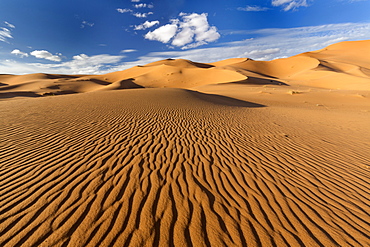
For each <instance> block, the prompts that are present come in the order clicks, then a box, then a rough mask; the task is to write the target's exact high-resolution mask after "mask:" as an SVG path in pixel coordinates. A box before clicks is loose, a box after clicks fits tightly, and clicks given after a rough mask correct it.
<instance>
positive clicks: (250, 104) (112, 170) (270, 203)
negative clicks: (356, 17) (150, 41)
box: [0, 42, 370, 247]
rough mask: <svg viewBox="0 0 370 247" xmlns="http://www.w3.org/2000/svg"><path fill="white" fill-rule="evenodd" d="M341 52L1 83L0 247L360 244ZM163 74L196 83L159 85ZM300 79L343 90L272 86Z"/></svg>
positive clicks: (355, 95)
mask: <svg viewBox="0 0 370 247" xmlns="http://www.w3.org/2000/svg"><path fill="white" fill-rule="evenodd" d="M351 44H352V43H343V44H338V45H337V46H336V45H334V46H332V47H329V48H327V50H322V51H317V52H311V53H306V54H302V55H299V56H296V57H293V58H292V59H289V58H287V59H283V60H275V61H272V62H257V61H252V60H248V59H231V60H226V61H220V62H217V63H212V64H208V65H207V64H199V63H193V62H191V61H187V60H164V61H159V62H156V63H153V64H149V65H146V66H142V67H134V68H132V69H130V70H126V71H119V72H114V73H110V74H106V75H100V76H92V75H78V76H77V75H76V76H74V75H71V76H66V75H45V74H32V75H24V76H11V75H0V81H1V82H2V83H3V84H6V85H3V86H1V88H2V89H4V88H7V89H4V90H3V91H1V92H0V93H1V95H2V96H3V100H2V101H0V140H1V141H0V246H6V247H8V246H9V247H13V246H70V247H79V246H81V247H83V246H279V247H280V246H325V247H326V246H333V247H334V246H369V236H370V228H369V223H370V216H369V212H370V199H369V198H370V189H369V184H370V125H369V123H370V91H366V90H364V89H366V87H365V86H364V85H365V84H364V83H363V81H359V82H358V81H356V80H354V79H353V78H360V77H361V78H365V77H364V76H362V74H358V73H359V72H358V71H359V70H360V71H365V72H364V73H365V74H366V73H367V72H366V71H367V70H366V69H364V68H365V67H366V66H367V65H366V63H367V60H366V58H365V57H364V58H363V59H362V60H361V56H362V55H361V56H360V55H359V56H358V60H356V59H355V58H354V56H355V55H356V54H357V53H355V52H354V53H353V54H352V55H348V57H343V56H339V55H338V54H339V53H338V52H337V51H343V50H344V49H347V48H348V45H351ZM359 44H364V46H363V47H362V46H357V45H355V46H354V47H353V49H357V48H359V47H360V48H361V47H362V48H363V49H367V47H368V44H369V43H368V42H364V43H361V42H360V43H359ZM349 48H351V47H349ZM349 48H348V49H349ZM362 48H361V49H362ZM351 49H352V48H351ZM324 55H325V56H326V58H325V59H324V58H323V57H324ZM329 58H330V59H329ZM297 61H299V62H300V63H298V65H297V67H294V68H292V70H291V69H289V67H284V66H283V67H284V68H283V69H281V70H280V69H278V68H280V67H279V66H282V65H281V64H279V63H283V64H285V65H287V64H289V65H290V64H294V63H295V62H297ZM323 61H328V62H327V63H328V64H330V66H331V67H330V70H329V69H328V68H329V65H326V67H325V68H322V67H320V63H321V64H322V63H323ZM346 61H347V62H346ZM301 62H302V63H301ZM344 63H345V64H346V65H343V64H344ZM334 64H335V66H336V67H335V68H334ZM252 65H253V66H254V67H253V70H252ZM315 66H316V67H315ZM351 66H355V68H356V69H352V68H353V67H351ZM356 66H357V67H356ZM262 68H264V69H262ZM357 68H358V69H359V70H357ZM293 69H294V70H293ZM170 70H173V71H175V72H174V74H175V73H178V75H177V77H178V78H182V76H184V77H183V78H186V80H189V82H187V81H176V82H175V80H174V83H178V85H183V84H184V83H185V84H186V87H185V86H184V88H189V86H190V85H193V84H194V85H196V87H194V88H192V89H175V88H163V87H164V86H168V85H169V84H166V83H167V82H163V84H160V82H159V81H156V80H157V78H159V76H160V75H162V77H163V79H164V80H165V78H167V76H166V74H163V73H165V72H166V73H167V72H168V71H170ZM333 70H335V71H334V72H333ZM158 71H160V72H158ZM176 71H177V72H176ZM179 71H181V73H180V72H179ZM207 71H218V72H215V73H220V74H217V75H218V76H217V78H212V73H209V72H207ZM192 73H194V74H192ZM207 73H209V74H207ZM228 73H231V74H230V77H231V78H232V79H230V80H229V81H227V80H226V79H227V75H228ZM309 73H326V74H325V77H330V78H331V74H330V73H336V74H337V75H338V76H340V75H342V74H343V75H345V76H348V77H350V78H352V79H353V80H351V81H348V82H345V81H343V82H341V83H343V85H344V84H345V85H347V86H348V85H352V86H351V87H350V86H348V87H350V88H351V90H329V89H327V88H326V86H328V85H330V83H332V82H330V83H329V84H328V85H326V84H325V80H320V81H319V82H317V83H320V85H318V84H316V82H315V83H314V84H310V83H311V82H309V80H302V82H300V80H298V79H297V80H293V79H286V78H293V77H295V78H298V76H307V77H309V76H310V75H309ZM327 73H329V75H328V74H327ZM356 73H357V74H356ZM180 74H181V75H180ZM247 74H249V75H247ZM134 75H135V76H134ZM195 75H198V77H197V76H195ZM200 75H202V76H204V78H205V81H202V80H200V79H201V78H202V76H200ZM239 75H241V76H242V77H243V78H244V79H240V78H238V76H239ZM157 76H158V77H157ZM222 76H225V77H224V78H223V77H222ZM233 76H235V77H233ZM246 76H248V79H245V77H246ZM277 76H280V78H277ZM168 77H171V76H170V75H169V76H168ZM325 77H324V78H325ZM145 78H146V79H145ZM284 78H285V79H284ZM310 78H311V77H310ZM213 79H217V80H218V81H216V80H213ZM170 80H172V79H170ZM310 80H313V79H312V78H311V79H310ZM145 83H148V84H145ZM156 83H158V84H156ZM191 83H193V84H191ZM286 84H289V85H286ZM322 84H325V85H326V86H325V87H322ZM51 85H54V86H55V85H58V87H59V88H58V89H52V88H50V87H51ZM153 85H157V86H160V87H162V88H140V87H149V86H153ZM313 85H314V86H313ZM355 85H360V86H359V87H360V88H359V89H358V90H357V89H356V88H355ZM40 86H41V87H42V88H41V89H40ZM11 87H13V88H11ZM35 87H38V89H37V90H36V89H35ZM45 88H48V89H47V90H51V91H50V92H49V91H45V90H46V89H45ZM116 89H129V90H116ZM53 90H55V91H53ZM68 90H70V91H68ZM45 92H46V93H48V92H49V93H52V92H54V93H57V92H60V94H65V93H68V92H73V93H77V94H70V95H60V96H55V97H41V96H40V95H42V94H43V93H45ZM78 92H79V93H78ZM22 93H23V94H22ZM9 99H12V100H9Z"/></svg>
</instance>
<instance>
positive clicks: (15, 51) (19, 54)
mask: <svg viewBox="0 0 370 247" xmlns="http://www.w3.org/2000/svg"><path fill="white" fill-rule="evenodd" d="M10 53H11V54H14V55H17V56H20V57H22V58H23V57H28V53H27V52H22V51H20V50H18V49H14V50H13V51H12V52H10Z"/></svg>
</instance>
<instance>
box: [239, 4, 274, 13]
mask: <svg viewBox="0 0 370 247" xmlns="http://www.w3.org/2000/svg"><path fill="white" fill-rule="evenodd" d="M238 10H240V11H249V12H260V11H267V10H269V8H267V7H260V6H256V5H254V6H250V5H247V6H246V7H245V8H242V7H239V8H238Z"/></svg>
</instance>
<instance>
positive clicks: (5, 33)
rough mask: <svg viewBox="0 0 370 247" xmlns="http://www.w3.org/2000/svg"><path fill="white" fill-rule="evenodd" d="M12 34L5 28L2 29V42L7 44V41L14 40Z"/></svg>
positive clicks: (0, 37) (0, 35) (0, 39)
mask: <svg viewBox="0 0 370 247" xmlns="http://www.w3.org/2000/svg"><path fill="white" fill-rule="evenodd" d="M12 38H13V36H12V33H11V32H10V30H9V29H7V28H5V27H0V41H3V42H6V40H7V39H12Z"/></svg>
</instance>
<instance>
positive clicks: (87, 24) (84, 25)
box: [81, 21, 95, 28]
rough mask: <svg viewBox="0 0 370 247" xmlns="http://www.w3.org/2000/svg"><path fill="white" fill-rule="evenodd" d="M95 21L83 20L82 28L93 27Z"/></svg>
mask: <svg viewBox="0 0 370 247" xmlns="http://www.w3.org/2000/svg"><path fill="white" fill-rule="evenodd" d="M94 25H95V23H91V22H87V21H82V23H81V28H85V27H86V26H89V27H93V26H94Z"/></svg>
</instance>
